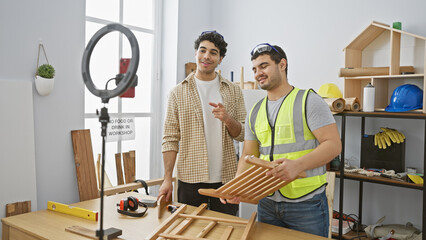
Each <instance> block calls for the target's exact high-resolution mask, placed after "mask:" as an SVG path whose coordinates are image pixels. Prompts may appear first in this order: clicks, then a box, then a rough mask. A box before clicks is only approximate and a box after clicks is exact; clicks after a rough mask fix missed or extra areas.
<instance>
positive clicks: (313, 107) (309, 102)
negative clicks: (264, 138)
mask: <svg viewBox="0 0 426 240" xmlns="http://www.w3.org/2000/svg"><path fill="white" fill-rule="evenodd" d="M285 97H286V96H283V97H282V98H280V99H278V100H276V101H270V100H268V119H269V123H270V125H271V126H273V125H274V123H275V118H276V116H277V114H278V111H279V109H280V106H281V103H282V102H283V101H284V99H285ZM250 110H251V109H250ZM250 110H249V113H250ZM248 117H249V114H247V117H246V123H245V136H244V138H245V140H257V138H256V136H255V135H254V134H253V132H252V131H251V129H250V127H249V119H248ZM306 122H307V124H308V126H309V129H310V130H311V131H315V130H317V129H319V128H321V127H324V126H327V125H330V124H333V123H335V122H336V121H335V120H334V117H333V114H331V111H330V108H329V106H328V104H327V103H326V102H325V101H324V100H323V99H322V98H321V97H320V96H319V95H318V94H316V93H313V92H309V94H308V97H307V99H306ZM324 189H325V186H322V187H320V188H318V189H317V190H315V191H313V192H312V193H310V194H308V195H306V196H303V197H301V198H298V199H294V200H292V199H287V198H284V197H283V196H282V195H281V194H280V193H279V192H278V191H277V192H275V193H274V195H272V196H270V197H269V198H270V199H272V200H274V201H276V202H282V201H284V202H302V201H305V200H307V199H311V198H312V197H313V196H314V195H316V194H318V193H322V192H323V191H324Z"/></svg>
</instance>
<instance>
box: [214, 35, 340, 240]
mask: <svg viewBox="0 0 426 240" xmlns="http://www.w3.org/2000/svg"><path fill="white" fill-rule="evenodd" d="M251 56H252V57H251V60H252V64H253V68H252V69H253V72H254V78H255V80H256V81H257V82H258V84H259V85H260V87H261V88H262V89H264V90H266V91H267V97H265V98H264V99H262V100H260V101H259V102H258V103H257V104H255V105H254V106H253V108H252V109H251V111H250V113H249V114H248V116H247V119H246V123H245V124H246V126H245V127H246V130H245V140H244V148H243V153H242V156H241V158H240V161H239V164H238V170H237V174H236V175H237V176H238V175H239V174H241V173H242V172H244V171H245V170H246V169H248V167H249V165H248V164H247V163H246V161H245V157H246V156H255V157H259V158H261V159H263V160H266V161H273V162H275V163H277V167H275V168H273V169H272V170H270V171H268V172H266V175H272V176H275V177H278V178H280V179H282V180H284V181H292V182H291V183H289V184H288V185H286V186H285V187H283V188H281V189H279V190H278V191H276V192H275V193H273V194H271V195H270V196H268V197H266V198H263V199H261V200H260V201H259V204H258V214H259V215H258V220H259V221H260V222H265V223H269V224H273V225H277V226H282V227H286V228H290V229H295V230H298V231H303V232H307V233H312V234H315V235H320V236H324V237H327V236H328V225H329V214H328V205H327V198H326V195H325V186H326V184H327V181H326V166H325V165H326V164H327V163H328V162H329V161H331V160H332V159H333V158H334V157H336V156H337V155H338V154H339V153H340V152H341V148H342V146H341V141H340V137H339V133H338V130H337V126H336V123H335V120H334V118H333V115H332V114H331V112H330V109H329V107H328V105H327V104H326V103H325V102H324V101H323V100H322V98H321V97H320V96H319V95H317V94H316V93H315V92H314V91H313V90H302V89H298V88H296V87H294V86H292V85H290V84H289V83H288V80H287V69H288V62H287V56H286V54H285V52H284V51H283V50H282V49H281V48H280V47H279V46H276V45H270V44H268V43H262V44H259V45H257V46H256V47H255V48H254V49H253V50H252V52H251ZM303 172H306V178H299V179H296V178H297V176H298V175H299V174H301V173H303ZM293 180H294V181H293ZM221 201H222V203H226V202H228V203H234V204H237V203H239V201H240V200H239V198H238V197H235V198H232V199H227V200H225V199H221Z"/></svg>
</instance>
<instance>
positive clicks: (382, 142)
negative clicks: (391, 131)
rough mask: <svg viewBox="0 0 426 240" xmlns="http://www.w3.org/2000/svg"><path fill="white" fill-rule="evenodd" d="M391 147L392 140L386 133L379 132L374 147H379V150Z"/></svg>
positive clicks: (375, 137) (375, 136)
mask: <svg viewBox="0 0 426 240" xmlns="http://www.w3.org/2000/svg"><path fill="white" fill-rule="evenodd" d="M390 145H391V141H390V138H389V137H388V136H387V135H386V134H385V133H383V132H378V133H376V134H375V135H374V146H378V147H379V149H386V148H387V147H388V146H390Z"/></svg>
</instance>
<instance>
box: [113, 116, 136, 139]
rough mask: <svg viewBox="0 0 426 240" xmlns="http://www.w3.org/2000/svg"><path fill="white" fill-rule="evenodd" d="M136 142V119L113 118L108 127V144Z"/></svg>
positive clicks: (127, 117)
mask: <svg viewBox="0 0 426 240" xmlns="http://www.w3.org/2000/svg"><path fill="white" fill-rule="evenodd" d="M119 140H135V117H134V116H124V117H111V118H110V122H109V124H108V127H107V136H106V141H107V142H116V141H119Z"/></svg>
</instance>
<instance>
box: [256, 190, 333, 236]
mask: <svg viewBox="0 0 426 240" xmlns="http://www.w3.org/2000/svg"><path fill="white" fill-rule="evenodd" d="M257 211H258V214H259V216H258V221H259V222H263V223H269V224H272V225H275V226H280V227H285V228H290V229H294V230H298V231H302V232H306V233H311V234H315V235H319V236H323V237H328V227H329V214H328V204H327V197H326V195H325V191H324V192H322V193H320V194H317V195H315V196H314V197H313V198H311V199H309V200H306V201H303V202H298V203H288V202H275V201H273V200H270V199H268V198H263V199H262V200H260V201H259V204H258V205H257Z"/></svg>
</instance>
